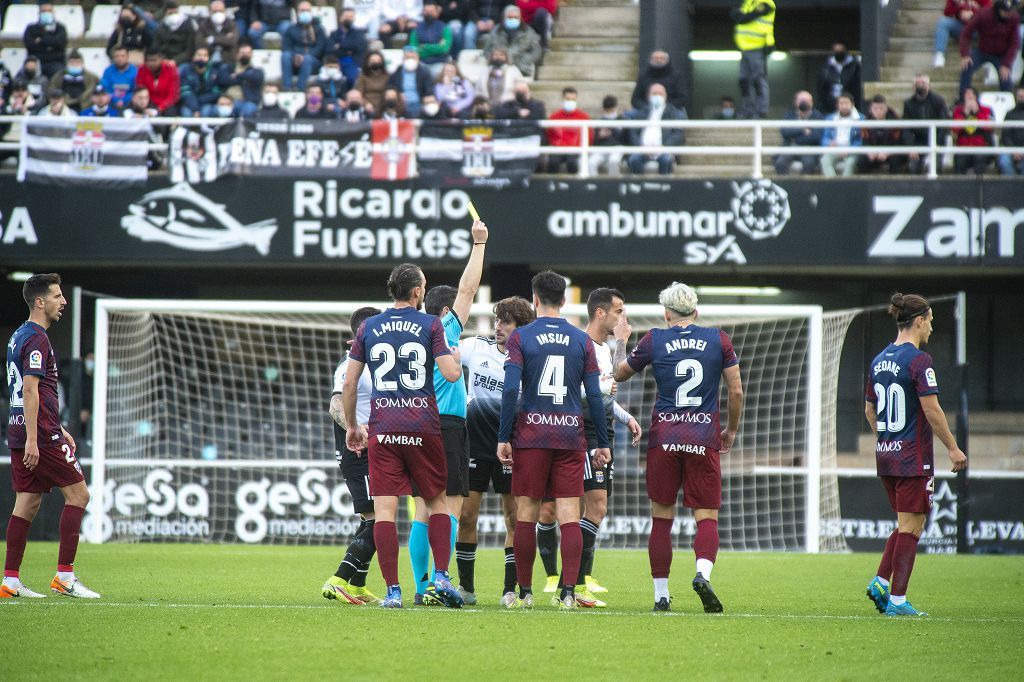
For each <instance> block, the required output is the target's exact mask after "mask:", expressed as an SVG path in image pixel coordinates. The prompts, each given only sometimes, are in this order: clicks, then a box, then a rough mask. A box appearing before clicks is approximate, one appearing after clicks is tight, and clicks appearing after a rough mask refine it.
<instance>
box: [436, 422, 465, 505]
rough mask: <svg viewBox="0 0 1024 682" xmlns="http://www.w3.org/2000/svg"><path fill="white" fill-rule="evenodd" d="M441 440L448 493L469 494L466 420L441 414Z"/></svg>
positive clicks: (446, 490)
mask: <svg viewBox="0 0 1024 682" xmlns="http://www.w3.org/2000/svg"><path fill="white" fill-rule="evenodd" d="M441 440H442V441H443V442H444V454H445V456H446V457H447V459H448V485H447V487H446V488H445V492H446V493H447V494H449V495H460V496H462V497H466V496H467V495H469V431H467V430H466V420H465V419H463V418H462V417H456V416H455V415H451V414H442V415H441Z"/></svg>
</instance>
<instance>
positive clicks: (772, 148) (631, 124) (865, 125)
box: [0, 115, 1024, 179]
mask: <svg viewBox="0 0 1024 682" xmlns="http://www.w3.org/2000/svg"><path fill="white" fill-rule="evenodd" d="M29 118H31V117H30V116H11V115H6V116H0V123H14V122H23V121H24V120H25V119H29ZM147 120H148V121H149V122H150V123H151V124H152V125H153V126H155V127H168V126H203V125H205V126H219V125H225V124H227V123H230V122H231V120H232V119H230V118H186V117H181V116H177V117H154V118H149V119H147ZM410 121H411V122H412V123H413V124H415V125H416V126H417V127H419V124H420V123H421V121H419V120H417V119H410ZM289 122H290V123H296V122H298V123H301V122H302V121H301V120H299V121H296V120H294V119H292V120H290V121H289ZM537 123H538V125H539V126H540V127H541V128H543V129H548V128H579V129H581V131H582V134H581V138H580V142H581V144H580V145H579V146H573V147H569V146H558V147H555V146H549V145H543V146H541V147H540V152H541V153H543V154H558V155H567V154H576V155H578V156H579V157H580V164H579V166H580V168H579V177H581V178H584V179H586V178H589V177H590V163H589V160H590V157H591V156H592V155H593V154H595V153H599V154H610V153H619V154H623V155H625V154H671V155H673V156H699V155H721V156H747V155H750V157H751V164H752V165H751V177H753V178H761V177H763V172H762V170H761V167H762V165H763V163H764V161H765V158H764V157H765V155H775V154H795V155H799V156H824V155H826V154H845V155H849V154H867V153H869V151H868V150H870V153H877V154H919V155H922V156H925V155H926V156H928V158H929V162H930V163H929V165H928V174H927V177H928V178H930V179H934V178H936V177H938V155H939V154H951V155H954V156H955V155H959V154H966V155H972V156H998V155H1001V154H1024V147H999V146H998V138H995V139H996V142H997V145H996V146H989V147H958V146H955V145H953V144H950V143H949V142H944V143H943V144H941V145H940V144H939V139H940V136H939V130H953V129H958V128H964V127H966V126H967V125H968V124H970V123H973V124H974V126H975V127H977V128H981V129H984V130H987V131H991V132H992V133H993V135H995V133H996V132H998V131H1000V130H1002V129H1005V128H1024V121H983V122H982V121H963V120H953V119H928V120H906V119H895V120H886V121H876V120H869V119H863V120H859V121H851V122H842V123H837V122H836V121H834V120H831V121H830V120H816V121H810V120H808V121H803V120H783V119H776V120H760V119H758V120H739V121H718V120H715V121H709V120H682V121H660V120H659V121H650V120H632V119H615V120H609V119H585V120H579V119H565V120H550V119H547V120H541V121H537ZM652 125H656V126H658V127H661V128H668V129H680V130H729V131H732V130H749V131H751V144H749V145H735V144H733V145H696V146H695V145H681V146H671V147H669V146H642V145H639V146H638V145H607V146H600V147H595V146H594V145H593V144H591V143H590V134H589V133H590V131H591V130H592V129H598V128H619V129H631V128H647V127H650V126H652ZM839 125H844V126H849V127H856V128H861V129H895V130H927V133H928V144H927V145H889V146H881V145H871V146H868V147H865V146H863V145H861V146H843V147H840V146H828V147H825V146H818V145H815V146H804V145H800V146H796V145H766V144H765V143H764V131H765V130H782V129H792V128H811V129H817V128H822V129H825V128H835V127H837V126H839ZM942 137H943V138H945V135H943V136H942ZM416 144H417V142H416V141H414V142H413V143H412V147H413V150H415V147H416ZM20 146H21V144H20V142H0V150H16V149H19V148H20ZM149 149H150V151H162V152H167V151H168V144H167V143H166V142H152V143H149Z"/></svg>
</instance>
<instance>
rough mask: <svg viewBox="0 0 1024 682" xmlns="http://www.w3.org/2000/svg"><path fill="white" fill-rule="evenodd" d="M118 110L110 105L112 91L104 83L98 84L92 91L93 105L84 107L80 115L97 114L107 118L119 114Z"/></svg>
mask: <svg viewBox="0 0 1024 682" xmlns="http://www.w3.org/2000/svg"><path fill="white" fill-rule="evenodd" d="M117 115H118V114H117V111H116V110H115V109H114V107H112V106H110V93H109V92H107V89H106V88H104V87H103V86H102V85H97V86H96V87H95V88H93V91H92V105H91V106H89V107H86V108H85V109H82V111H81V113H80V114H79V116H95V117H97V118H105V117H107V116H117Z"/></svg>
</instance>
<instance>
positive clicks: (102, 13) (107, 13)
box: [85, 5, 121, 40]
mask: <svg viewBox="0 0 1024 682" xmlns="http://www.w3.org/2000/svg"><path fill="white" fill-rule="evenodd" d="M120 16H121V6H120V5H96V6H95V7H93V8H92V15H91V16H90V17H89V30H88V31H86V32H85V37H86V38H89V39H90V40H106V39H107V38H109V37H110V34H111V33H113V32H114V27H115V26H117V19H118V17H120Z"/></svg>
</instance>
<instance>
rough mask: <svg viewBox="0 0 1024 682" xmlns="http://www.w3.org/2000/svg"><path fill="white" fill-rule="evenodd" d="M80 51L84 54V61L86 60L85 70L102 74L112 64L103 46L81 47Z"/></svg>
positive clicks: (98, 74)
mask: <svg viewBox="0 0 1024 682" xmlns="http://www.w3.org/2000/svg"><path fill="white" fill-rule="evenodd" d="M78 51H79V52H80V53H81V54H82V61H83V62H85V70H86V71H88V72H90V73H92V74H95V75H97V76H102V75H103V72H104V71H105V70H106V68H107V67H108V66H110V57H108V56H107V51H106V49H105V48H102V47H80V48H78Z"/></svg>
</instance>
